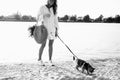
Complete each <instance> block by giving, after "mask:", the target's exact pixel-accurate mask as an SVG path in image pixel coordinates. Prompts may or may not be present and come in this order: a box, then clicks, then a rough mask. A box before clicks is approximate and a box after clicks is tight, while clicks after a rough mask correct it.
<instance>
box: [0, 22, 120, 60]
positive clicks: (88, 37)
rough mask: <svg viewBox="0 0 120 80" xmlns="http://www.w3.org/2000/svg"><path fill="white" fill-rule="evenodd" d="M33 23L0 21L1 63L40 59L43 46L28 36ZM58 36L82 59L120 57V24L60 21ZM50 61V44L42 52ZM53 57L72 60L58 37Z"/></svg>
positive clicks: (54, 58)
mask: <svg viewBox="0 0 120 80" xmlns="http://www.w3.org/2000/svg"><path fill="white" fill-rule="evenodd" d="M33 24H34V22H33V23H30V22H0V48H1V49H0V55H1V56H0V62H25V61H27V62H34V61H37V58H38V51H39V48H40V45H39V44H37V43H36V42H35V41H34V39H32V38H30V37H29V32H28V30H27V29H28V27H29V26H31V25H33ZM59 26H60V29H59V36H60V37H61V39H62V40H63V41H64V42H65V43H66V44H67V45H68V46H69V47H70V49H71V50H72V51H73V52H74V53H75V54H76V55H77V56H79V58H82V59H90V58H106V57H118V56H119V54H120V38H119V37H120V24H103V23H101V24H100V23H59ZM43 60H45V61H47V60H48V44H47V45H46V48H45V50H44V53H43ZM53 60H54V61H56V60H57V61H58V60H72V54H71V53H70V52H69V50H68V49H67V48H66V47H65V46H64V44H62V42H61V41H60V40H59V39H58V38H57V39H56V40H55V43H54V52H53Z"/></svg>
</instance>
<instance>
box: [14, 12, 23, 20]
mask: <svg viewBox="0 0 120 80" xmlns="http://www.w3.org/2000/svg"><path fill="white" fill-rule="evenodd" d="M14 17H15V19H16V20H21V15H20V14H19V13H18V12H17V13H16V14H14Z"/></svg>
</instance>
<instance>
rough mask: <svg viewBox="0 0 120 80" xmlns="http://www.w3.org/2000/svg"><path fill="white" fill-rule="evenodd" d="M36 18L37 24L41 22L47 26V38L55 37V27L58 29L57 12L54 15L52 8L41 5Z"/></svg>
mask: <svg viewBox="0 0 120 80" xmlns="http://www.w3.org/2000/svg"><path fill="white" fill-rule="evenodd" d="M37 20H38V25H41V23H42V22H43V24H44V25H45V27H46V28H47V31H48V39H49V40H53V39H55V31H56V28H57V29H58V18H57V14H56V15H54V13H53V8H50V10H49V9H48V8H47V7H46V6H45V5H44V6H41V7H40V10H39V12H38V16H37Z"/></svg>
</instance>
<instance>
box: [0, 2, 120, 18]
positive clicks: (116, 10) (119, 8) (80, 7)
mask: <svg viewBox="0 0 120 80" xmlns="http://www.w3.org/2000/svg"><path fill="white" fill-rule="evenodd" d="M46 2H47V0H0V15H6V16H7V15H11V14H15V13H17V12H19V13H20V14H22V15H32V16H34V17H36V16H37V13H38V10H39V8H40V6H41V5H44V4H46ZM119 3H120V0H58V16H60V17H62V16H64V15H66V14H67V15H77V16H78V17H83V16H85V15H87V14H89V15H90V17H91V18H97V17H99V15H100V14H102V15H103V16H104V17H109V16H112V17H114V16H115V15H117V14H120V5H119Z"/></svg>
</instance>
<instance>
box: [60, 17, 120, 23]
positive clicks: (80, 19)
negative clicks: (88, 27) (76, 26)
mask: <svg viewBox="0 0 120 80" xmlns="http://www.w3.org/2000/svg"><path fill="white" fill-rule="evenodd" d="M58 18H59V21H60V22H89V23H90V22H93V23H94V22H96V23H120V15H116V16H115V17H107V18H104V16H103V15H100V16H99V17H97V18H95V19H92V18H90V16H89V15H85V16H84V17H77V16H76V15H74V16H69V15H65V16H63V17H58Z"/></svg>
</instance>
